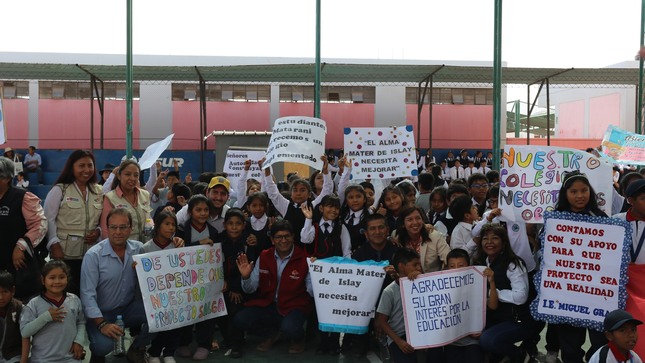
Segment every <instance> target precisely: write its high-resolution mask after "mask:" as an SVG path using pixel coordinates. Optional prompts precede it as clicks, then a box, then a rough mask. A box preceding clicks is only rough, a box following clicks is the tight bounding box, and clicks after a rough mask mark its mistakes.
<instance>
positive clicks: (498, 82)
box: [493, 0, 502, 170]
mask: <svg viewBox="0 0 645 363" xmlns="http://www.w3.org/2000/svg"><path fill="white" fill-rule="evenodd" d="M494 34H495V36H494V38H495V40H494V43H495V44H494V47H493V48H494V51H493V169H495V170H499V164H500V153H499V150H500V144H501V142H500V138H501V137H500V125H501V123H502V0H495V32H494Z"/></svg>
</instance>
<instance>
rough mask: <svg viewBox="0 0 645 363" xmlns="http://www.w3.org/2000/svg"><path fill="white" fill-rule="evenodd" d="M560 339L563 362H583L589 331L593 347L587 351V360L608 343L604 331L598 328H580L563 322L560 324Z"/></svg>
mask: <svg viewBox="0 0 645 363" xmlns="http://www.w3.org/2000/svg"><path fill="white" fill-rule="evenodd" d="M558 330H559V335H558V336H559V338H560V339H559V340H560V357H561V358H562V362H563V363H583V362H584V358H585V351H584V350H583V349H582V345H583V344H585V341H586V340H587V332H589V340H590V341H591V348H590V349H589V352H587V360H588V359H589V358H591V355H592V354H593V353H594V352H595V351H597V350H598V349H600V348H601V347H602V346H603V345H605V344H607V339H606V338H605V335H604V334H603V333H602V332H599V331H597V330H592V329H587V328H579V327H575V326H571V325H565V324H562V325H560V326H559V329H558Z"/></svg>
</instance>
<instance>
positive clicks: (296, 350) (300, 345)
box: [288, 340, 305, 354]
mask: <svg viewBox="0 0 645 363" xmlns="http://www.w3.org/2000/svg"><path fill="white" fill-rule="evenodd" d="M304 351H305V342H304V340H301V341H298V342H291V345H289V351H288V352H289V354H300V353H302V352H304Z"/></svg>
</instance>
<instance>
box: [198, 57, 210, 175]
mask: <svg viewBox="0 0 645 363" xmlns="http://www.w3.org/2000/svg"><path fill="white" fill-rule="evenodd" d="M195 70H196V71H197V75H198V76H199V125H200V133H201V135H200V139H201V140H202V142H201V146H200V148H201V150H200V151H201V153H200V155H201V156H200V158H201V159H200V160H201V163H200V165H201V166H202V170H201V171H202V173H203V172H204V170H206V168H205V165H204V151H206V150H207V149H208V144H207V141H206V139H204V136H205V135H206V126H207V122H206V120H207V119H206V80H205V79H204V77H202V74H201V72H200V71H199V69H198V68H197V67H195ZM209 169H210V168H209Z"/></svg>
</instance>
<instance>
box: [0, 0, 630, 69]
mask: <svg viewBox="0 0 645 363" xmlns="http://www.w3.org/2000/svg"><path fill="white" fill-rule="evenodd" d="M125 4H126V1H125V0H62V1H51V0H5V1H3V4H2V11H3V17H2V29H3V33H4V36H3V37H2V41H0V52H55V53H98V54H124V53H125V47H126V20H125V17H126V6H125ZM133 4H134V5H133V24H134V29H133V50H134V53H135V54H154V55H209V56H251V57H311V58H313V57H314V56H315V0H275V1H267V0H231V1H221V0H182V1H170V0H133ZM321 4H322V6H321V7H322V11H321V19H322V22H321V24H322V25H321V29H322V35H321V38H322V40H321V54H322V59H323V61H324V60H325V58H367V59H388V60H391V59H395V60H396V59H406V60H437V61H441V60H443V61H450V60H460V61H489V62H492V60H493V22H494V8H493V6H494V1H493V0H418V1H417V0H398V1H384V0H371V1H368V0H321ZM502 9H503V10H502V12H503V16H502V21H503V23H502V24H503V25H502V27H503V37H502V60H503V61H504V62H506V63H507V65H508V66H511V67H576V68H584V67H591V68H595V67H605V66H608V65H612V64H616V63H619V62H623V61H627V60H633V59H634V56H635V55H636V53H637V51H638V48H639V43H640V38H639V29H640V13H641V1H637V0H617V1H607V0H540V1H529V0H515V1H508V0H507V1H505V2H504V3H503V8H502Z"/></svg>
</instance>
